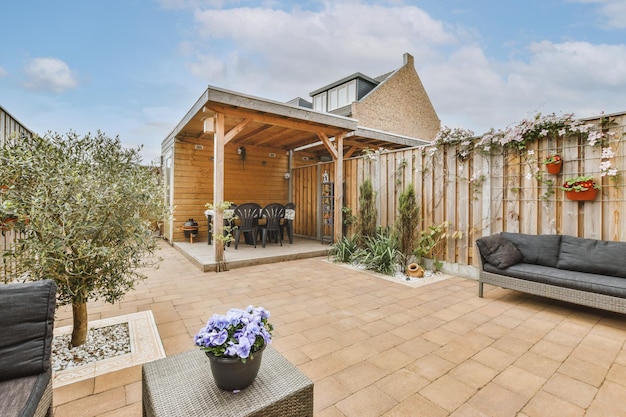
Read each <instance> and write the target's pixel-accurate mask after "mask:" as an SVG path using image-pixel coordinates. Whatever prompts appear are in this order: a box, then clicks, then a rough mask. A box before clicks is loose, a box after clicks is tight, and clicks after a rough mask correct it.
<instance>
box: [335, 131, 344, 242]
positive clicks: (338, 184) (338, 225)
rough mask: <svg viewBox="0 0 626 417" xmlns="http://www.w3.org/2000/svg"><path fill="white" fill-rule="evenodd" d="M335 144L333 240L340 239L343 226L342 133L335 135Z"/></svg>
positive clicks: (337, 240)
mask: <svg viewBox="0 0 626 417" xmlns="http://www.w3.org/2000/svg"><path fill="white" fill-rule="evenodd" d="M335 144H336V145H337V157H336V158H335V213H334V222H333V227H334V231H333V232H334V233H333V235H334V236H333V242H335V243H337V242H339V241H340V240H341V238H342V236H341V234H342V226H343V217H342V214H343V212H342V211H341V209H342V208H343V134H339V135H337V136H335Z"/></svg>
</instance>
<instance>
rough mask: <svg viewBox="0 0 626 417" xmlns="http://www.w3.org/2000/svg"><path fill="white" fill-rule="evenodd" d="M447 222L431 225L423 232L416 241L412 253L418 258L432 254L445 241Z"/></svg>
mask: <svg viewBox="0 0 626 417" xmlns="http://www.w3.org/2000/svg"><path fill="white" fill-rule="evenodd" d="M447 228H448V222H443V223H441V224H436V225H431V226H429V227H428V230H423V231H422V233H421V234H420V237H419V239H418V241H417V247H416V248H415V251H414V252H413V253H414V254H415V256H417V257H418V258H422V257H426V256H429V255H431V254H432V251H433V249H435V247H436V246H437V245H438V244H439V242H441V241H442V240H443V239H445V238H446V237H447V236H448V235H447V233H446V230H447Z"/></svg>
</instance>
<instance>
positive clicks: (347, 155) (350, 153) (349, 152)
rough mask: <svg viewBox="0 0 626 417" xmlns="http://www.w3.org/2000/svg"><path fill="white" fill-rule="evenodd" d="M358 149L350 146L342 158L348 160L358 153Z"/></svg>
mask: <svg viewBox="0 0 626 417" xmlns="http://www.w3.org/2000/svg"><path fill="white" fill-rule="evenodd" d="M359 149H360V148H359V147H358V146H351V147H350V149H348V152H346V153H345V154H344V155H343V157H344V158H350V157H351V156H352V155H353V154H354V153H355V152H356V151H358V150H359Z"/></svg>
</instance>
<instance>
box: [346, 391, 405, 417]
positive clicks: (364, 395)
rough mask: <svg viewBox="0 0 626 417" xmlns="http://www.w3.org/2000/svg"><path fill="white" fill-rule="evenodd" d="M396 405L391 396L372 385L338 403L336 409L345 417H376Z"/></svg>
mask: <svg viewBox="0 0 626 417" xmlns="http://www.w3.org/2000/svg"><path fill="white" fill-rule="evenodd" d="M397 404H398V402H397V401H396V400H394V399H393V398H392V397H391V396H389V395H388V394H386V393H385V392H383V391H382V390H380V389H379V388H377V387H376V386H374V385H370V386H368V387H367V388H365V389H362V390H360V391H358V392H356V393H355V394H353V395H351V396H350V397H348V398H345V399H343V400H341V401H339V402H338V403H337V404H336V407H337V408H338V409H339V411H341V412H342V413H343V414H344V415H345V416H346V417H377V416H381V415H383V414H384V413H385V412H387V411H389V410H390V409H391V408H393V407H395V406H396V405H397Z"/></svg>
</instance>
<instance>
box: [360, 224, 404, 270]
mask: <svg viewBox="0 0 626 417" xmlns="http://www.w3.org/2000/svg"><path fill="white" fill-rule="evenodd" d="M401 256H402V255H401V253H400V251H398V242H397V240H396V238H395V236H394V234H393V233H389V232H387V231H383V230H379V231H378V232H377V233H376V234H375V235H374V236H369V237H367V238H366V239H365V247H364V248H363V249H360V250H359V251H358V253H357V254H356V256H355V258H356V259H357V260H358V262H359V263H361V264H362V265H363V266H365V268H367V269H369V270H371V271H375V272H380V273H381V274H386V275H393V274H394V272H395V268H396V265H397V264H398V263H399V261H400V258H401Z"/></svg>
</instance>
